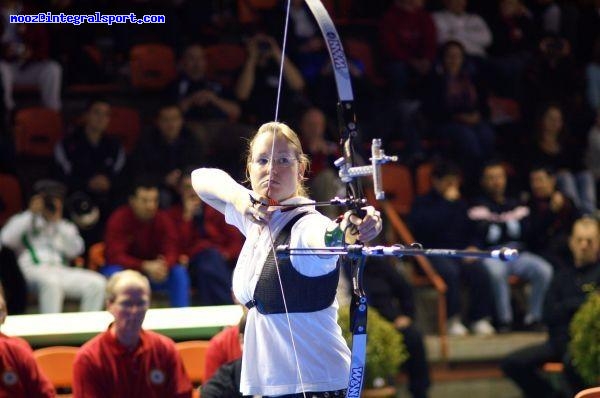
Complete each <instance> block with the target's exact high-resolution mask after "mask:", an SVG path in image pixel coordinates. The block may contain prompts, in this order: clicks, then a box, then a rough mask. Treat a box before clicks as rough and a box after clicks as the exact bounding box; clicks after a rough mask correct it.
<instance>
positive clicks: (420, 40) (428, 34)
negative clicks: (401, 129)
mask: <svg viewBox="0 0 600 398" xmlns="http://www.w3.org/2000/svg"><path fill="white" fill-rule="evenodd" d="M379 26H380V28H379V36H380V37H379V42H380V47H381V51H382V55H383V56H384V58H385V59H386V69H387V70H388V75H389V77H390V79H391V83H392V89H393V94H394V98H401V97H403V96H404V95H410V94H411V93H409V92H408V91H409V90H410V89H411V88H415V87H418V85H419V82H420V81H421V80H422V79H424V78H425V77H426V76H427V75H429V72H430V70H431V67H432V65H433V61H434V60H435V54H436V51H437V41H436V39H437V37H436V35H437V32H436V28H435V25H434V23H433V19H432V18H431V14H430V13H429V12H428V11H426V10H425V9H424V8H423V2H422V1H418V0H395V1H394V2H393V3H392V4H391V5H390V7H389V8H388V10H387V11H386V12H385V14H384V15H383V17H382V19H381V23H380V24H379Z"/></svg>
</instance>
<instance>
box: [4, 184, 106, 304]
mask: <svg viewBox="0 0 600 398" xmlns="http://www.w3.org/2000/svg"><path fill="white" fill-rule="evenodd" d="M33 189H34V192H35V194H34V195H33V196H32V197H31V199H30V201H29V208H28V209H27V210H25V211H24V212H22V213H19V214H17V215H15V216H13V217H12V218H11V219H10V220H9V221H8V222H7V223H6V225H5V226H4V228H3V229H2V231H1V232H0V241H1V242H2V245H3V246H6V247H8V248H10V249H12V250H14V251H15V253H16V255H17V260H18V263H19V267H20V269H21V272H23V276H24V277H25V281H26V282H27V287H28V289H30V290H31V291H33V292H36V293H37V294H38V303H39V309H40V312H41V313H43V314H46V313H55V312H62V310H63V301H64V298H65V297H69V298H75V299H81V307H80V308H81V311H99V310H100V309H101V308H102V303H103V301H104V286H105V284H106V281H105V280H104V278H103V277H102V275H100V274H98V273H97V272H95V271H90V270H87V269H83V268H77V267H70V266H69V261H71V260H73V259H74V258H75V257H77V256H78V255H80V254H82V253H83V250H84V244H83V239H82V238H81V236H80V235H79V232H78V231H77V227H76V226H75V225H73V224H72V223H71V222H70V221H68V220H66V219H64V218H63V205H64V196H65V192H66V188H65V186H64V185H62V184H61V183H59V182H56V181H52V180H40V181H38V182H36V183H35V184H34V186H33Z"/></svg>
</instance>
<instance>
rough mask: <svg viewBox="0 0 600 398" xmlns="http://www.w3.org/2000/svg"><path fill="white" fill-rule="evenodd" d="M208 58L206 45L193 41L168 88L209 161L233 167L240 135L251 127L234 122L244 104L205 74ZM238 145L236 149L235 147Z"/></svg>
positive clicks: (243, 135)
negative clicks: (176, 75)
mask: <svg viewBox="0 0 600 398" xmlns="http://www.w3.org/2000/svg"><path fill="white" fill-rule="evenodd" d="M206 71H207V60H206V55H205V53H204V48H203V47H202V46H200V45H197V44H192V45H190V46H188V47H186V49H185V50H184V53H183V57H182V58H181V74H180V76H179V77H178V78H177V79H176V80H175V82H173V83H172V84H171V86H170V88H169V92H170V93H169V96H170V99H171V100H173V101H174V102H176V103H177V104H179V107H180V108H181V110H182V111H183V115H184V118H185V121H186V126H187V127H188V128H189V129H190V132H191V133H192V134H193V136H194V138H195V139H196V140H197V141H199V142H200V143H201V144H202V147H203V149H204V150H206V153H205V155H206V156H207V161H208V162H211V163H214V164H216V165H218V166H221V167H227V168H228V170H229V169H230V168H231V164H233V163H235V162H236V161H237V160H239V159H238V158H237V155H236V156H233V155H232V154H233V153H235V154H237V152H238V150H237V149H238V144H239V141H238V139H239V137H246V136H247V135H248V131H247V130H248V129H247V128H246V127H243V126H239V125H235V124H233V122H235V121H237V120H238V119H239V117H240V115H241V108H240V106H239V104H238V103H237V102H236V101H235V99H234V96H233V94H232V93H230V92H229V90H228V89H227V88H226V87H224V86H223V85H222V84H221V83H219V82H216V81H213V80H210V79H208V78H207V76H206ZM234 148H235V149H234Z"/></svg>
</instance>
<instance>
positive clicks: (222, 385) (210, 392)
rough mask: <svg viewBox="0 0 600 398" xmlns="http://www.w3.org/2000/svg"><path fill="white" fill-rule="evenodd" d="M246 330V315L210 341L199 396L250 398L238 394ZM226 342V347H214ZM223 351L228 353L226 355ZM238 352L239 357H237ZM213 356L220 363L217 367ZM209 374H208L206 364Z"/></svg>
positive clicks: (205, 397)
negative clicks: (203, 379)
mask: <svg viewBox="0 0 600 398" xmlns="http://www.w3.org/2000/svg"><path fill="white" fill-rule="evenodd" d="M245 329H246V315H245V313H244V316H243V317H242V319H241V320H240V323H239V324H238V325H236V326H231V327H229V328H227V329H225V330H224V331H223V332H221V333H219V334H217V335H215V336H214V337H213V338H212V339H210V346H209V348H208V350H207V352H206V362H207V368H206V369H205V376H206V379H207V381H206V382H205V383H203V384H202V387H201V390H200V392H201V395H202V396H203V397H204V398H223V397H229V398H233V397H244V398H251V396H250V395H244V396H243V395H242V393H240V378H241V375H242V349H243V347H244V331H245ZM225 339H226V340H227V343H226V345H223V347H221V348H218V347H217V346H216V345H217V344H219V345H220V343H221V341H222V340H225ZM224 351H229V353H226V352H224ZM238 352H239V355H237V354H238ZM214 355H216V356H218V358H219V359H220V360H221V361H222V363H219V365H218V367H214V366H215V365H217V363H216V361H215V358H214V357H213V356H214ZM209 362H211V364H210V370H211V373H210V375H209V373H208V370H209V368H208V363H209Z"/></svg>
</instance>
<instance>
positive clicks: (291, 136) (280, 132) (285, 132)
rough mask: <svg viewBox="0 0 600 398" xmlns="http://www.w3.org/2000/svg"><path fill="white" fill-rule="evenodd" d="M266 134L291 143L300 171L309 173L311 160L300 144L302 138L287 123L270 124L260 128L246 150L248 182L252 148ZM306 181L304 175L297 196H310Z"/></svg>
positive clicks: (299, 183)
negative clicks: (259, 137)
mask: <svg viewBox="0 0 600 398" xmlns="http://www.w3.org/2000/svg"><path fill="white" fill-rule="evenodd" d="M264 133H269V134H273V136H277V137H283V138H285V139H286V140H287V141H288V142H289V143H291V144H292V146H293V148H294V152H295V155H296V159H297V160H298V163H299V165H300V170H302V169H303V170H304V173H303V174H306V173H307V172H308V170H309V168H310V159H309V158H308V156H307V155H306V154H305V153H304V151H303V150H302V144H301V143H300V138H298V134H296V132H295V131H294V130H292V129H291V128H290V127H289V126H288V125H287V124H285V123H281V122H268V123H265V124H263V125H262V126H260V127H259V128H258V131H257V132H256V133H255V134H254V136H253V137H252V138H251V139H250V141H248V148H247V150H246V181H249V180H250V164H251V163H252V147H253V146H254V142H256V138H257V137H258V136H259V135H261V134H264ZM304 181H306V177H304V175H302V176H301V177H300V181H299V182H298V188H297V189H296V195H298V196H305V197H306V196H308V189H307V188H306V185H304Z"/></svg>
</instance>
